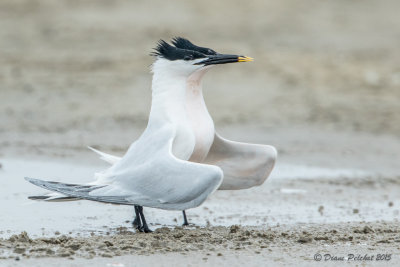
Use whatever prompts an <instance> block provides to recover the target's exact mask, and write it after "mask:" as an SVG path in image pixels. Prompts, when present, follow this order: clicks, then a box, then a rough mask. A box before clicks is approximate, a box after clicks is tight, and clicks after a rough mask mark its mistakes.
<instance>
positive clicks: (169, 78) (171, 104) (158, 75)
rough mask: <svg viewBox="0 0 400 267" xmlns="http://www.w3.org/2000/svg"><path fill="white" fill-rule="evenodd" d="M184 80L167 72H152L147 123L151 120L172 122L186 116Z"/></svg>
mask: <svg viewBox="0 0 400 267" xmlns="http://www.w3.org/2000/svg"><path fill="white" fill-rule="evenodd" d="M186 79H187V78H186V77H185V76H182V75H174V74H173V73H170V72H168V71H158V70H157V71H154V75H153V81H152V101H151V102H152V103H151V111H150V117H149V123H151V122H152V121H153V120H156V121H158V120H163V121H165V120H167V121H170V122H171V121H172V122H173V121H176V120H180V119H182V116H185V115H186V111H185V97H186Z"/></svg>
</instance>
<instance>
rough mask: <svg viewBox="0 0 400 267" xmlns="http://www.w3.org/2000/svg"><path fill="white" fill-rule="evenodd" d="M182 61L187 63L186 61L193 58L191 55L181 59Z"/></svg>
mask: <svg viewBox="0 0 400 267" xmlns="http://www.w3.org/2000/svg"><path fill="white" fill-rule="evenodd" d="M183 60H186V61H188V60H193V56H192V55H190V56H185V57H184V58H183Z"/></svg>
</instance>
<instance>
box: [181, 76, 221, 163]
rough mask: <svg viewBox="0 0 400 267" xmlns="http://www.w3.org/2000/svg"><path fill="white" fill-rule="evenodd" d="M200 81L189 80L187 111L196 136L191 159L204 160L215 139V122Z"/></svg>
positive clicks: (195, 160) (194, 160)
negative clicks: (205, 101)
mask: <svg viewBox="0 0 400 267" xmlns="http://www.w3.org/2000/svg"><path fill="white" fill-rule="evenodd" d="M199 82H200V81H190V80H189V81H188V84H187V91H186V111H187V117H188V119H189V120H190V125H191V127H192V132H193V135H194V138H195V146H194V149H193V153H192V155H191V157H190V159H189V160H190V161H193V162H202V161H203V160H204V159H205V158H206V156H207V154H208V152H209V150H210V148H211V145H212V143H213V141H214V132H215V129H214V122H213V120H212V118H211V116H210V114H209V113H208V110H207V107H206V105H205V103H204V99H203V94H202V90H201V86H199Z"/></svg>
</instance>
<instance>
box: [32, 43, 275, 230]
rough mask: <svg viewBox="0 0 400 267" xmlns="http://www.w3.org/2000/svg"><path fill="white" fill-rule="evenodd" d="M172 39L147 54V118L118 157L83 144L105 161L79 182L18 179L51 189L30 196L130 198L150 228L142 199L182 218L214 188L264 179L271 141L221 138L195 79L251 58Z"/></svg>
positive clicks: (141, 223)
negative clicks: (149, 64)
mask: <svg viewBox="0 0 400 267" xmlns="http://www.w3.org/2000/svg"><path fill="white" fill-rule="evenodd" d="M172 44H173V45H170V44H168V43H167V42H165V41H163V40H160V42H159V43H158V46H157V47H156V48H155V52H154V53H152V55H154V56H155V57H156V60H155V62H154V63H153V65H152V72H153V80H152V104H151V110H150V115H149V121H148V125H147V128H146V129H145V131H144V132H143V134H142V135H141V136H140V138H139V139H138V140H136V141H135V142H134V143H132V144H131V146H130V147H129V149H128V151H127V152H126V154H125V155H124V156H123V157H121V158H120V157H116V156H113V155H109V154H106V153H103V152H100V151H98V150H95V149H92V148H91V149H92V150H93V151H95V152H96V153H98V154H99V155H100V156H101V158H102V159H104V160H105V161H107V162H109V163H110V164H112V166H111V167H110V168H108V169H106V170H105V171H103V172H101V173H96V174H95V178H96V180H95V181H94V182H91V183H88V184H85V185H77V184H64V183H58V182H48V181H43V180H39V179H34V178H26V179H27V180H28V181H29V182H31V183H33V184H35V185H37V186H40V187H43V188H45V189H48V190H51V191H54V192H57V194H54V193H52V194H48V195H46V196H35V197H31V199H40V200H47V201H59V200H61V201H64V200H77V199H87V200H93V201H99V202H106V203H113V204H124V205H134V206H135V214H136V218H135V224H136V226H137V228H138V230H139V231H144V232H150V229H149V228H148V226H147V223H146V220H145V217H144V214H143V206H145V207H154V208H160V209H167V210H183V215H184V220H185V223H187V219H186V214H185V210H186V209H189V208H194V207H197V206H199V205H201V204H202V203H203V202H204V201H205V200H206V198H207V197H208V196H209V195H210V194H211V193H212V192H214V191H215V190H216V189H221V190H237V189H245V188H250V187H253V186H257V185H261V184H262V183H263V182H264V181H265V180H266V179H267V177H268V176H269V174H270V172H271V171H272V169H273V166H274V163H275V160H276V154H277V153H276V150H275V148H274V147H272V146H268V145H256V144H246V143H239V142H234V141H229V140H226V139H224V138H222V137H221V136H220V135H218V134H217V133H216V132H215V128H214V123H213V120H212V118H211V116H210V114H209V113H208V110H207V107H206V105H205V102H204V99H203V95H202V78H203V76H204V74H205V73H206V72H207V71H208V70H209V69H210V68H211V67H212V66H215V65H220V64H227V63H235V62H247V61H252V59H251V58H249V57H245V56H238V55H228V54H220V53H217V52H215V51H214V50H212V49H209V48H205V47H199V46H196V45H194V44H193V43H191V42H190V41H188V40H187V39H184V38H179V37H178V38H175V39H173V41H172ZM60 196H61V197H60Z"/></svg>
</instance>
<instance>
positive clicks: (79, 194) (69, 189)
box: [25, 177, 134, 205]
mask: <svg viewBox="0 0 400 267" xmlns="http://www.w3.org/2000/svg"><path fill="white" fill-rule="evenodd" d="M25 180H27V181H28V182H30V183H32V184H34V185H37V186H39V187H42V188H44V189H47V190H51V191H55V192H59V193H61V194H64V195H67V196H68V197H74V198H83V199H87V200H92V201H99V202H106V203H112V204H121V205H134V204H133V203H132V202H129V201H127V200H126V198H125V196H91V195H89V193H90V192H92V191H93V190H96V189H99V188H103V187H106V186H107V185H77V184H64V183H58V182H49V181H43V180H39V179H35V178H29V177H25Z"/></svg>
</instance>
